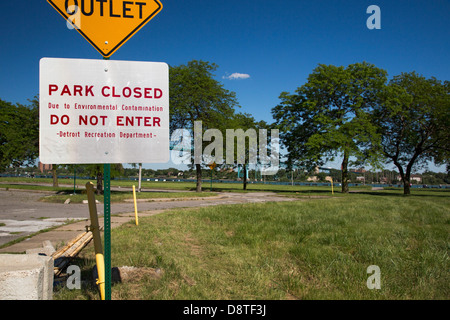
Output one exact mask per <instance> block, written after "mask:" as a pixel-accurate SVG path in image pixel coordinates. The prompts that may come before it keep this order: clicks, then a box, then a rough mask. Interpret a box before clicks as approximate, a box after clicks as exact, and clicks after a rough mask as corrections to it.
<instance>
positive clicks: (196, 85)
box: [169, 60, 237, 192]
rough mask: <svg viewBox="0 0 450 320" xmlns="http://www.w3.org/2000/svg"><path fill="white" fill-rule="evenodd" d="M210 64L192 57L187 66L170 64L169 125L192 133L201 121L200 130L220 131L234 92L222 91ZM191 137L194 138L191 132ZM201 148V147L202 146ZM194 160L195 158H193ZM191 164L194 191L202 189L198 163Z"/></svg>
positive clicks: (230, 109) (229, 114) (229, 115)
mask: <svg viewBox="0 0 450 320" xmlns="http://www.w3.org/2000/svg"><path fill="white" fill-rule="evenodd" d="M217 68H218V66H217V65H216V64H214V63H210V62H205V61H197V60H193V61H190V62H188V63H187V65H180V66H176V67H170V69H169V75H170V85H169V86H170V128H171V132H173V131H174V130H175V129H182V128H183V129H187V130H190V131H191V132H193V130H194V123H195V122H196V121H202V129H203V130H207V129H219V130H222V131H224V129H225V128H226V126H227V123H228V120H229V119H231V118H232V116H233V114H234V111H235V109H234V108H235V107H236V106H237V100H236V95H235V93H234V92H230V91H228V90H226V89H225V88H224V87H223V85H222V84H221V83H220V82H218V81H217V80H215V79H214V73H213V72H214V71H216V70H217ZM191 137H194V135H193V134H191ZM202 150H203V146H202ZM197 162H198V161H197ZM193 163H194V166H195V169H196V179H197V187H196V190H197V192H201V191H202V163H195V162H194V161H193Z"/></svg>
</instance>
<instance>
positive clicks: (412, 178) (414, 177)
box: [397, 174, 422, 183]
mask: <svg viewBox="0 0 450 320" xmlns="http://www.w3.org/2000/svg"><path fill="white" fill-rule="evenodd" d="M397 180H398V181H402V177H401V176H398V177H397ZM409 180H410V182H413V181H415V182H417V183H422V177H421V176H420V175H418V174H412V175H411V176H410V177H409Z"/></svg>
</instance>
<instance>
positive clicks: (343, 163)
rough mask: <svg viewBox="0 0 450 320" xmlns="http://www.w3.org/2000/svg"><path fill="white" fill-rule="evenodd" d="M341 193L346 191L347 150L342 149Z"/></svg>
mask: <svg viewBox="0 0 450 320" xmlns="http://www.w3.org/2000/svg"><path fill="white" fill-rule="evenodd" d="M342 193H348V152H347V151H344V159H343V160H342Z"/></svg>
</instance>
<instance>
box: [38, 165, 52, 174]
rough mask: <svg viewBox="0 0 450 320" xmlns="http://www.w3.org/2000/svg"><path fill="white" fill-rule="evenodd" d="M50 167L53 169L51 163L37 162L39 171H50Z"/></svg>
mask: <svg viewBox="0 0 450 320" xmlns="http://www.w3.org/2000/svg"><path fill="white" fill-rule="evenodd" d="M52 169H53V165H51V164H43V163H42V162H39V171H40V172H41V173H44V172H48V171H52Z"/></svg>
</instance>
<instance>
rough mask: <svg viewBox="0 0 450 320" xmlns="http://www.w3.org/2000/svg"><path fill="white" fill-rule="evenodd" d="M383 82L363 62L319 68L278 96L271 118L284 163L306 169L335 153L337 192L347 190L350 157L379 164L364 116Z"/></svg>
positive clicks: (380, 75) (383, 77)
mask: <svg viewBox="0 0 450 320" xmlns="http://www.w3.org/2000/svg"><path fill="white" fill-rule="evenodd" d="M386 82H387V73H386V71H384V70H382V69H379V68H377V67H375V66H374V65H372V64H369V63H366V62H364V63H355V64H352V65H349V66H348V67H342V66H340V67H336V66H333V65H323V64H320V65H319V66H318V67H317V68H316V69H314V71H313V72H312V74H310V75H309V77H308V81H307V83H306V84H304V85H303V86H301V87H300V88H298V89H297V90H296V93H295V94H289V93H287V92H283V93H281V95H280V99H281V103H280V104H279V105H278V106H276V107H275V108H273V109H272V114H273V117H274V119H275V124H276V125H277V127H278V128H279V129H280V138H281V141H282V142H283V144H284V146H285V147H286V148H287V151H288V164H289V165H297V166H299V167H305V168H307V169H311V168H312V167H314V166H317V165H319V166H320V165H323V164H325V163H326V162H327V161H332V160H334V158H335V157H336V156H338V155H341V156H342V158H343V160H342V165H341V167H342V179H341V180H342V192H348V178H349V175H348V165H349V161H350V157H355V158H356V159H357V160H359V161H366V162H370V163H371V164H372V165H375V164H376V163H377V162H378V160H379V159H378V157H377V153H376V152H374V149H372V148H369V146H374V145H377V144H379V135H378V134H377V130H376V129H377V127H376V126H375V125H374V124H373V123H372V122H371V117H370V115H371V112H372V110H373V108H374V107H375V106H376V105H377V104H378V103H379V95H380V92H382V89H383V87H384V85H385V83H386Z"/></svg>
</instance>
